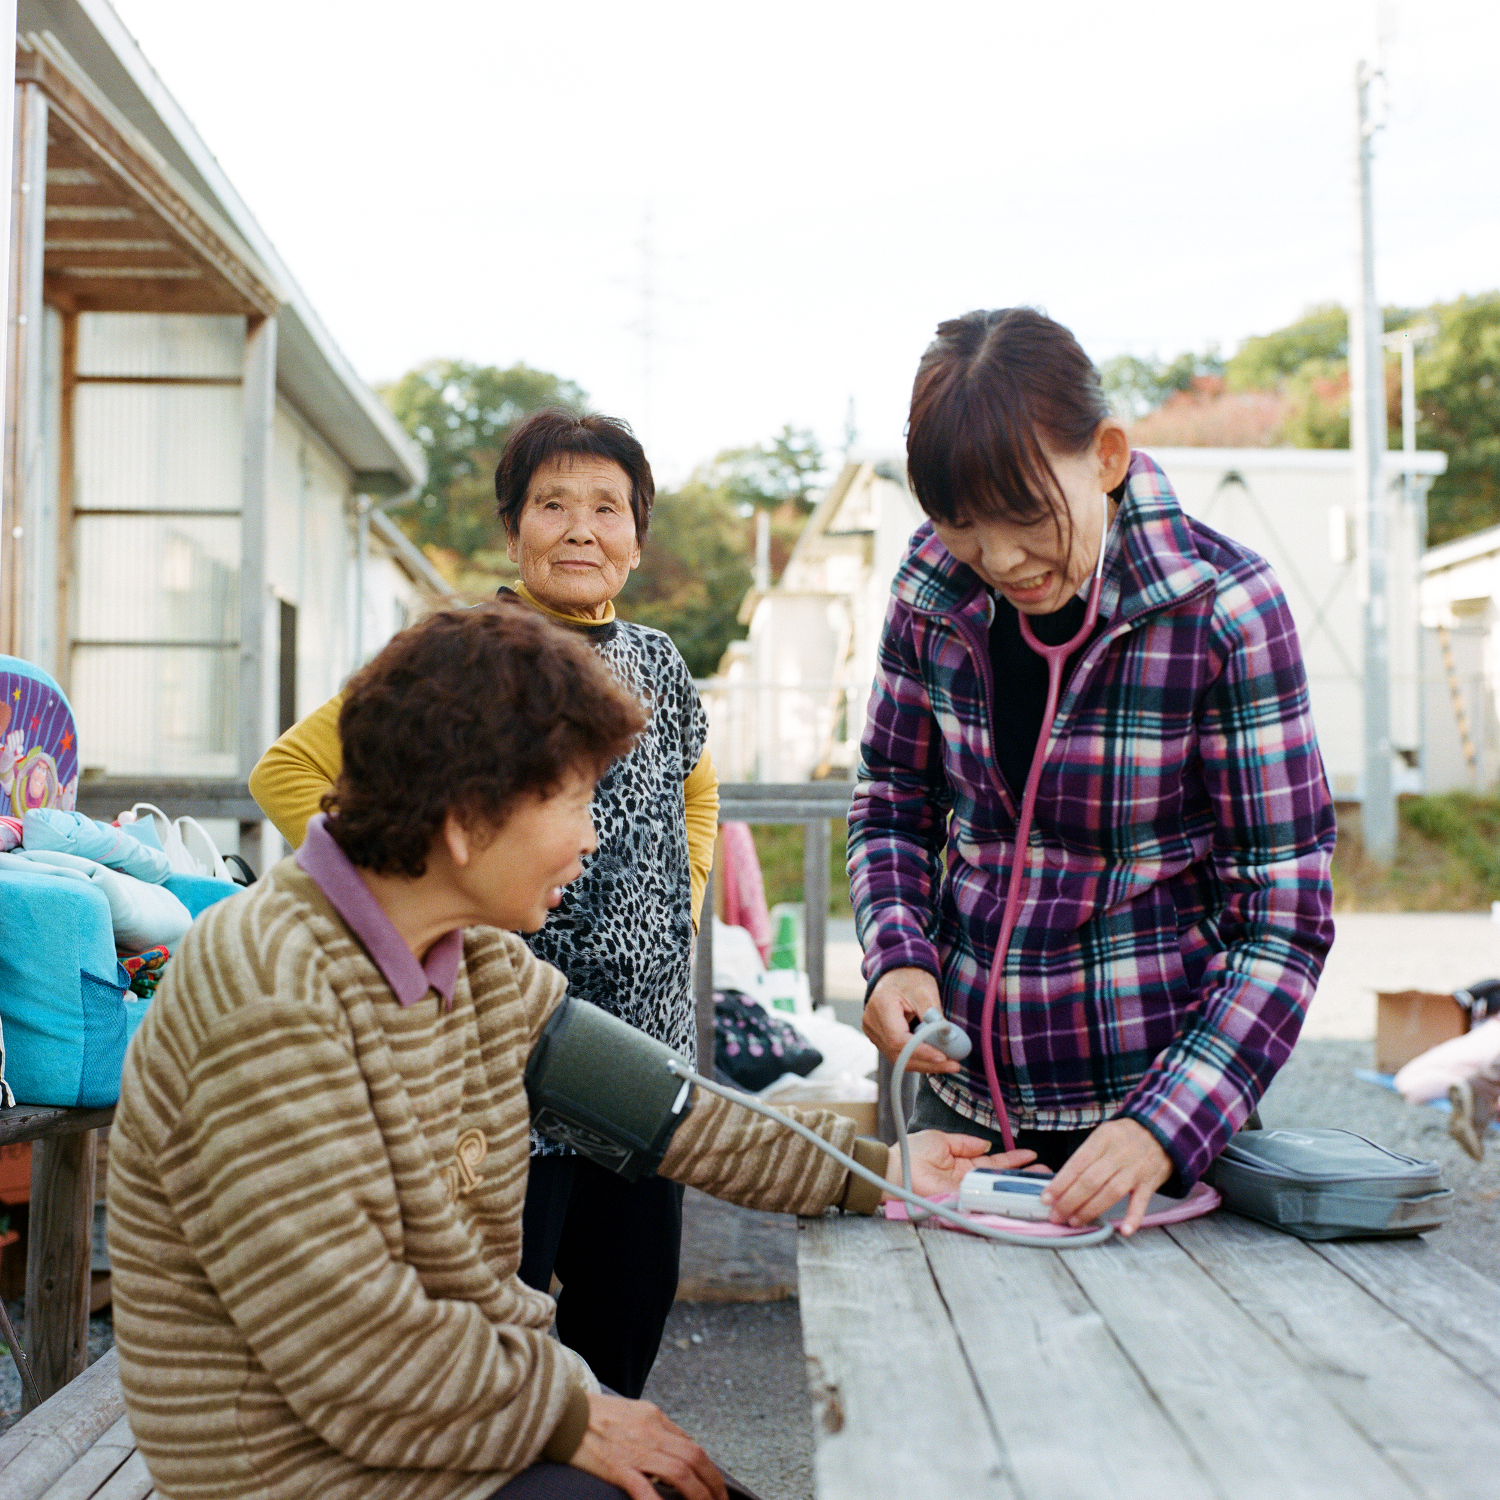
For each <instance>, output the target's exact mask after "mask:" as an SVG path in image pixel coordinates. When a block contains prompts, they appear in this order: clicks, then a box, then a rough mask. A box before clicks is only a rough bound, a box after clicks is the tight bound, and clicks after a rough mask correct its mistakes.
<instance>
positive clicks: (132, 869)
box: [21, 807, 172, 885]
mask: <svg viewBox="0 0 1500 1500" xmlns="http://www.w3.org/2000/svg"><path fill="white" fill-rule="evenodd" d="M22 827H23V832H22V835H21V847H22V848H23V849H41V850H46V851H48V852H50V853H53V854H73V855H76V856H77V857H78V858H79V859H91V860H93V861H94V862H95V863H97V864H101V865H106V866H108V867H109V868H110V869H111V870H119V871H121V872H122V873H123V874H126V875H133V876H135V878H136V879H137V880H144V881H146V882H147V883H148V884H150V885H160V884H161V883H162V881H164V880H165V879H166V878H167V876H168V875H170V874H171V873H172V866H171V864H170V863H169V862H168V860H167V856H166V855H165V854H163V853H162V851H161V850H160V849H152V848H151V847H150V846H149V845H147V844H145V843H142V841H141V840H140V839H136V838H131V837H130V835H129V834H127V833H125V832H123V831H122V830H120V829H118V828H116V827H114V826H113V825H112V824H110V823H101V822H99V821H98V820H97V819H96V818H86V817H84V815H83V814H82V813H78V812H63V811H62V810H61V809H60V808H56V807H33V808H30V809H28V810H27V813H26V816H25V818H24V819H23V823H22Z"/></svg>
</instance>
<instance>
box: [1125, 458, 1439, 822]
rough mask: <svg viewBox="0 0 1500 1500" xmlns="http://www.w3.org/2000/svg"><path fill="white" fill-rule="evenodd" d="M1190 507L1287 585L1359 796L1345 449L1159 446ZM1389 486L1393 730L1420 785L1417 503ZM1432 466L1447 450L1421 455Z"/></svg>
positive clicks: (1411, 787)
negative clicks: (1257, 556)
mask: <svg viewBox="0 0 1500 1500" xmlns="http://www.w3.org/2000/svg"><path fill="white" fill-rule="evenodd" d="M1149 451H1150V452H1151V456H1152V457H1153V458H1155V459H1156V461H1157V462H1158V463H1159V464H1161V466H1162V468H1163V469H1164V470H1165V471H1166V475H1167V478H1168V479H1169V480H1170V481H1171V483H1172V487H1173V489H1174V490H1175V491H1176V493H1177V497H1178V499H1179V501H1181V503H1182V507H1183V509H1184V510H1185V511H1187V512H1188V514H1190V515H1193V516H1196V517H1197V518H1198V519H1200V520H1202V521H1205V522H1207V523H1208V524H1209V525H1210V526H1212V527H1213V528H1214V529H1215V530H1217V531H1222V532H1223V533H1224V534H1225V535H1226V536H1229V537H1231V538H1233V539H1234V540H1235V541H1238V542H1242V543H1244V544H1245V545H1246V546H1248V547H1250V548H1252V549H1253V550H1254V551H1256V552H1258V553H1259V554H1260V555H1261V556H1262V557H1264V558H1265V559H1266V561H1267V562H1269V563H1270V565H1271V567H1272V568H1273V569H1274V571H1275V573H1276V576H1277V578H1278V579H1279V580H1280V581H1281V586H1282V588H1283V590H1284V591H1285V593H1286V597H1287V603H1288V605H1289V606H1290V608H1291V611H1292V618H1293V619H1294V620H1295V621H1296V624H1297V634H1298V638H1299V641H1300V643H1301V647H1302V656H1303V662H1304V665H1305V668H1306V671H1307V679H1308V691H1309V694H1310V696H1311V699H1312V707H1313V717H1314V719H1315V721H1316V724H1317V728H1318V741H1319V744H1320V746H1321V748H1322V752H1323V760H1324V764H1325V765H1326V767H1327V769H1328V776H1329V780H1330V782H1331V783H1332V785H1333V791H1334V795H1335V796H1337V797H1346V798H1357V797H1358V796H1359V795H1360V793H1361V788H1362V784H1363V773H1364V597H1365V586H1364V563H1363V558H1364V539H1363V534H1362V527H1361V526H1360V525H1359V524H1358V519H1359V518H1358V517H1356V516H1355V513H1354V507H1353V503H1352V502H1353V483H1354V481H1353V470H1352V464H1351V459H1350V455H1349V454H1348V452H1347V451H1343V450H1339V451H1332V452H1330V451H1323V450H1304V449H1254V448H1248V449H1215V448H1163V449H1151V450H1149ZM1400 458H1401V455H1400V454H1399V453H1392V454H1390V455H1389V456H1388V459H1387V465H1386V476H1387V480H1388V482H1389V485H1390V491H1391V510H1390V517H1391V526H1390V537H1391V553H1390V565H1389V574H1388V576H1389V618H1390V650H1391V740H1392V745H1393V747H1394V749H1395V750H1396V752H1397V755H1398V760H1397V764H1396V767H1395V777H1396V786H1397V789H1398V790H1402V791H1419V790H1421V789H1422V778H1421V773H1420V770H1419V761H1420V751H1421V744H1422V720H1423V701H1424V684H1423V682H1422V672H1421V662H1420V657H1419V628H1418V611H1419V586H1420V555H1421V551H1420V546H1419V541H1418V530H1419V512H1418V508H1417V507H1416V506H1415V505H1408V504H1407V503H1406V502H1405V501H1404V500H1403V498H1402V487H1401V481H1400V476H1399V472H1398V470H1397V464H1398V462H1399V461H1400ZM1418 459H1419V460H1420V461H1421V462H1422V463H1423V464H1424V465H1426V466H1427V468H1428V471H1429V472H1433V471H1437V470H1440V467H1441V463H1442V455H1441V454H1419V455H1418Z"/></svg>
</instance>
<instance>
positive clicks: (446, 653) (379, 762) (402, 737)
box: [323, 601, 646, 879]
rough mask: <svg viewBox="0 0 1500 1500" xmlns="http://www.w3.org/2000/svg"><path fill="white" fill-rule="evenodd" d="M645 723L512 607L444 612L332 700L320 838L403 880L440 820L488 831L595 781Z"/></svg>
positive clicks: (632, 704)
mask: <svg viewBox="0 0 1500 1500" xmlns="http://www.w3.org/2000/svg"><path fill="white" fill-rule="evenodd" d="M645 724H646V715H645V713H644V712H643V711H642V709H641V706H640V704H639V703H637V702H636V700H635V699H634V698H633V697H632V696H631V695H630V693H628V692H627V691H626V690H625V689H624V688H622V687H621V686H620V685H619V684H618V683H617V682H616V681H615V679H614V678H613V677H611V676H610V674H609V670H608V669H607V668H606V667H605V666H604V664H603V663H602V662H601V661H600V660H599V658H598V656H596V655H595V654H594V652H593V651H592V650H590V648H589V647H588V646H587V645H586V644H585V643H584V641H583V640H581V639H580V638H579V637H578V636H577V635H575V634H573V633H572V632H571V631H568V630H565V629H563V628H562V627H561V626H558V625H554V624H552V623H551V622H550V621H549V620H547V619H545V618H544V617H543V616H542V615H540V614H538V613H537V612H536V611H535V610H533V609H530V608H528V607H527V606H526V605H524V604H522V603H520V602H519V601H516V602H510V603H507V602H504V601H498V602H496V603H494V604H482V605H479V606H478V607H477V608H474V609H447V610H442V611H440V612H439V613H437V614H433V615H430V616H429V617H428V618H427V619H425V620H423V621H422V622H421V623H420V624H418V625H413V626H412V627H411V628H410V629H409V630H403V631H402V632H401V633H400V634H399V635H398V636H396V637H395V638H394V639H393V640H392V641H391V642H390V643H389V645H387V646H386V648H385V649H384V650H383V651H382V652H381V653H380V655H379V656H377V657H376V658H375V659H374V661H372V662H370V663H369V665H368V666H366V667H364V668H362V669H361V670H360V671H359V672H357V673H356V674H355V676H354V677H353V678H352V679H351V680H350V683H349V686H348V687H347V688H346V689H345V690H344V703H343V707H342V708H341V709H340V711H339V735H340V738H341V739H342V740H343V747H344V764H343V771H342V772H341V774H340V776H339V779H338V781H337V782H335V783H334V786H333V788H332V790H331V791H330V792H329V793H328V795H327V796H325V797H324V798H323V808H324V810H325V811H326V812H327V813H328V815H329V817H328V831H329V833H330V834H332V836H333V838H334V841H335V842H336V843H337V844H338V846H339V848H340V849H342V850H343V851H344V853H345V854H346V855H347V856H348V857H349V859H350V861H351V862H352V863H353V864H355V865H358V866H360V867H361V868H362V869H367V870H374V871H376V872H377V873H379V874H401V875H410V876H411V877H413V878H414V879H415V878H417V877H419V876H421V875H422V874H423V873H424V872H425V871H426V868H427V856H428V852H429V850H430V849H431V848H432V843H433V840H434V839H436V838H437V837H438V834H439V832H440V831H441V829H442V827H443V824H444V822H445V821H446V819H447V817H448V814H449V813H450V812H451V813H455V814H457V816H458V817H459V819H460V820H461V821H462V822H463V823H464V825H465V826H466V827H468V826H472V825H474V824H481V825H488V826H489V827H491V828H496V827H499V825H500V824H501V823H503V822H504V821H505V818H506V815H507V814H508V813H509V811H510V809H511V807H512V805H513V804H514V803H515V802H516V800H517V799H518V798H520V797H523V796H525V795H526V794H528V793H541V794H544V795H545V794H546V793H548V792H550V791H552V790H553V789H554V788H556V787H557V786H559V785H560V784H561V783H562V782H563V780H564V779H565V778H566V777H567V775H568V773H569V771H571V770H573V769H575V768H576V769H583V770H586V771H588V772H589V773H590V774H593V775H598V774H600V773H602V772H603V770H604V769H605V767H606V766H607V765H608V764H609V763H610V761H612V760H615V759H616V758H617V757H619V756H621V755H623V754H625V752H626V751H627V750H629V749H630V747H631V745H632V744H634V742H635V737H636V736H637V735H638V734H639V733H640V732H641V730H642V729H643V728H644V727H645Z"/></svg>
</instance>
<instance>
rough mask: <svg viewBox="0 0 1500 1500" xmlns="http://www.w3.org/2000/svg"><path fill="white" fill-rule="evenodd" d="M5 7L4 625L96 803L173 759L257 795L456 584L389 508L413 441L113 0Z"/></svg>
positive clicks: (416, 461) (405, 480)
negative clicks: (10, 103)
mask: <svg viewBox="0 0 1500 1500" xmlns="http://www.w3.org/2000/svg"><path fill="white" fill-rule="evenodd" d="M17 31H18V35H17V41H16V46H17V56H16V85H15V137H14V163H13V194H12V200H11V202H12V224H11V243H10V253H11V266H10V284H9V299H10V325H9V344H8V348H7V358H8V367H7V372H6V376H7V379H6V390H5V398H6V454H5V458H6V465H5V470H4V485H3V517H0V650H3V651H5V652H9V653H12V654H15V655H18V656H24V657H27V658H29V659H30V660H32V661H34V662H36V663H38V664H39V665H41V666H43V667H45V668H46V669H47V670H48V671H50V672H52V673H53V674H54V675H55V676H56V677H57V678H58V679H59V681H60V682H61V683H62V684H63V686H64V688H65V689H66V690H67V692H68V693H69V695H70V696H71V698H72V701H73V704H74V708H75V711H76V713H77V718H78V733H79V747H80V751H81V754H82V765H83V766H84V768H85V790H88V789H89V788H90V786H91V785H92V791H91V792H90V793H89V795H90V796H91V797H92V798H93V800H94V801H95V802H100V804H101V805H103V804H106V803H108V802H109V800H110V799H111V797H112V796H113V794H114V790H115V789H118V790H119V791H120V792H121V793H122V794H124V793H128V792H129V791H130V790H132V789H133V787H135V786H139V785H142V784H147V785H149V784H151V783H153V782H155V783H160V781H161V779H162V778H182V777H189V778H197V779H199V780H200V781H203V782H204V783H205V785H206V784H207V781H209V780H212V781H214V782H215V783H216V786H217V789H218V790H217V793H216V796H217V801H218V803H219V804H222V805H221V806H220V810H221V811H224V812H226V813H230V814H232V815H233V816H236V817H239V818H242V819H246V820H248V819H250V818H251V817H252V816H253V815H254V808H253V805H250V804H247V803H246V802H245V799H244V794H243V792H242V791H240V792H239V793H238V795H237V797H236V795H235V793H234V788H235V787H236V786H239V787H242V784H243V780H244V777H245V775H246V774H247V772H248V771H249V769H250V767H251V766H252V764H253V763H254V762H255V760H256V759H257V758H258V757H259V755H260V754H261V752H262V751H263V750H264V749H265V747H266V746H267V744H269V742H270V741H271V740H272V739H273V738H275V736H276V735H277V733H279V732H280V730H282V729H283V728H285V727H286V726H287V725H289V724H290V723H291V722H292V721H293V720H294V719H296V718H297V717H300V716H301V715H302V714H304V713H306V712H308V711H309V710H310V709H312V708H313V707H315V706H316V705H317V704H318V703H320V702H322V701H323V700H324V699H326V698H327V697H328V696H329V695H330V694H332V693H333V692H335V691H336V690H337V689H338V687H339V685H340V683H341V682H342V681H343V679H344V678H345V677H346V676H347V675H348V673H349V671H350V670H351V668H352V667H353V666H355V665H356V664H357V662H358V661H359V659H360V658H362V657H365V656H368V655H369V654H370V653H371V652H372V651H373V650H374V649H376V648H377V647H378V646H379V645H380V644H382V643H383V641H384V640H385V639H386V638H388V637H389V635H390V634H391V633H392V631H393V630H394V629H396V628H398V627H399V626H400V625H402V624H403V623H404V622H405V621H406V619H407V618H409V617H410V615H411V614H412V612H413V611H415V610H417V609H418V608H419V607H420V606H421V605H422V603H423V601H424V600H428V599H432V598H437V597H442V596H443V595H445V594H446V592H447V589H446V585H445V584H444V583H443V580H442V579H441V578H440V577H439V576H438V575H437V574H436V573H435V572H434V570H433V569H432V568H431V567H430V565H429V564H428V563H427V560H426V559H425V558H424V557H423V556H422V555H421V553H420V552H418V551H417V550H416V549H415V548H413V547H412V546H411V545H410V544H409V543H408V542H407V541H406V539H405V538H404V537H403V536H402V535H401V534H400V532H399V531H398V530H397V529H396V528H395V527H394V526H393V525H392V524H391V522H390V520H389V518H388V517H387V516H385V514H384V513H383V512H382V511H381V510H380V508H379V507H380V505H381V503H382V501H384V502H385V503H389V502H390V500H391V499H392V498H393V497H398V496H401V495H403V494H404V493H405V492H407V491H409V490H411V489H412V488H413V487H414V486H416V485H419V484H420V483H421V481H422V479H423V477H424V465H423V461H422V457H421V455H420V453H419V452H418V451H417V450H416V448H415V447H414V446H413V444H412V443H411V442H410V440H409V439H408V438H407V437H406V435H405V434H404V433H403V432H402V431H401V429H400V428H399V427H398V425H397V424H396V422H395V421H394V419H393V418H392V417H391V415H390V413H389V412H388V411H387V410H386V409H385V408H384V406H383V405H382V404H381V402H380V401H379V400H378V398H377V397H376V396H375V395H374V393H373V392H371V391H370V390H369V389H368V388H367V387H366V386H365V385H364V384H363V383H362V382H361V381H360V379H359V378H358V376H356V375H355V373H354V371H353V370H352V368H351V367H350V366H349V364H348V362H347V361H346V359H345V358H344V356H343V355H342V354H341V353H340V352H339V350H338V349H337V347H336V346H335V345H334V343H333V341H332V339H331V338H330V337H329V335H328V333H327V332H326V330H325V329H324V328H323V326H322V325H321V324H320V323H319V321H318V319H317V316H316V315H315V313H314V312H313V310H312V308H311V307H310V306H309V305H308V303H307V299H306V298H305V297H304V295H303V294H302V292H301V291H300V290H299V288H298V286H297V284H296V282H295V281H294V280H293V278H292V276H291V274H290V273H289V272H288V270H287V268H286V267H285V266H284V265H283V264H282V262H281V260H280V258H279V257H278V256H277V254H276V251H275V250H274V249H273V248H272V246H271V244H270V242H269V241H268V239H267V238H266V236H265V234H264V233H263V232H262V230H261V229H260V227H259V226H258V225H257V223H256V222H255V219H254V218H253V217H252V215H251V214H250V212H249V210H248V209H247V208H246V207H245V205H244V203H243V202H242V201H241V200H240V198H239V196H238V195H237V194H236V192H235V190H234V188H233V187H232V186H231V184H230V183H229V181H228V180H227V179H226V177H225V176H224V173H223V171H222V169H221V168H220V167H219V165H218V163H217V162H216V161H215V160H214V158H213V156H212V155H211V154H210V153H209V151H208V149H207V147H206V146H205V145H204V143H203V142H202V140H200V139H199V137H198V135H197V133H196V132H195V130H194V129H193V127H192V125H191V124H190V123H189V121H188V120H187V118H186V117H185V116H184V115H183V113H182V111H181V109H180V108H179V107H178V105H177V104H176V102H175V101H174V100H173V99H172V97H171V95H170V94H169V93H168V92H167V90H166V89H165V87H164V86H163V84H162V83H161V81H160V80H159V79H158V78H157V76H156V75H155V73H154V72H153V71H152V70H151V67H150V65H149V64H148V63H147V62H146V60H145V58H144V57H143V56H142V54H141V52H140V50H139V49H138V48H137V46H136V45H135V43H134V41H133V40H132V39H131V37H130V36H129V34H128V33H127V32H126V30H125V28H124V27H123V26H122V25H121V23H120V21H119V19H118V17H117V16H116V15H115V13H114V12H113V11H112V10H111V9H110V8H109V6H108V5H107V4H106V3H105V0H20V5H19V12H18V19H17ZM330 232H333V226H330ZM90 776H93V777H95V778H97V777H101V776H102V777H106V778H108V781H107V783H105V784H104V785H103V786H101V785H100V784H99V783H98V782H97V780H96V781H94V782H93V783H91V782H90V780H89V777H90ZM205 796H207V802H204V801H203V800H202V799H200V801H199V804H198V805H199V806H201V807H202V808H203V810H205V811H206V810H210V809H209V807H208V805H207V803H211V802H214V801H215V797H214V796H208V795H207V793H205ZM101 799H102V801H101Z"/></svg>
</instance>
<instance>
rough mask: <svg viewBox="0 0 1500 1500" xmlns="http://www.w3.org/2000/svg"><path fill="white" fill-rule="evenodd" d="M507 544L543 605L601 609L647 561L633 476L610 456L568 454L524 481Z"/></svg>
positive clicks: (591, 611)
mask: <svg viewBox="0 0 1500 1500" xmlns="http://www.w3.org/2000/svg"><path fill="white" fill-rule="evenodd" d="M506 551H507V552H508V553H509V555H510V560H511V561H512V562H513V563H516V564H517V565H518V566H519V567H520V569H521V580H522V582H524V583H525V585H526V587H527V588H528V589H530V590H531V592H532V593H533V594H534V595H535V596H536V598H537V599H539V600H540V601H541V602H542V603H543V604H545V605H547V606H548V607H549V608H551V609H557V610H562V611H563V612H565V613H569V612H571V613H581V614H589V615H594V616H600V615H602V614H603V613H604V606H605V604H607V603H608V602H609V600H611V599H613V598H614V597H615V595H616V594H618V593H619V592H620V590H621V589H622V588H624V587H625V580H626V579H627V578H629V577H630V570H631V569H632V568H634V567H637V566H638V565H639V563H640V560H641V547H640V543H639V541H638V540H637V539H636V534H635V517H634V515H632V513H631V510H630V476H629V475H628V474H626V472H625V470H624V469H622V468H621V467H620V466H619V464H617V463H615V462H614V461H613V460H611V459H607V458H594V457H592V456H590V455H585V454H565V455H564V456H563V457H561V458H559V459H556V460H554V461H553V462H551V463H548V464H543V465H542V466H541V467H540V468H539V469H538V470H537V471H536V473H535V474H533V475H532V476H531V483H530V484H529V485H528V486H527V487H526V503H525V504H524V505H523V506H522V507H521V514H520V517H519V518H518V519H517V522H516V529H515V533H514V534H513V535H512V536H511V537H510V538H509V540H508V542H507V545H506Z"/></svg>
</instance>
